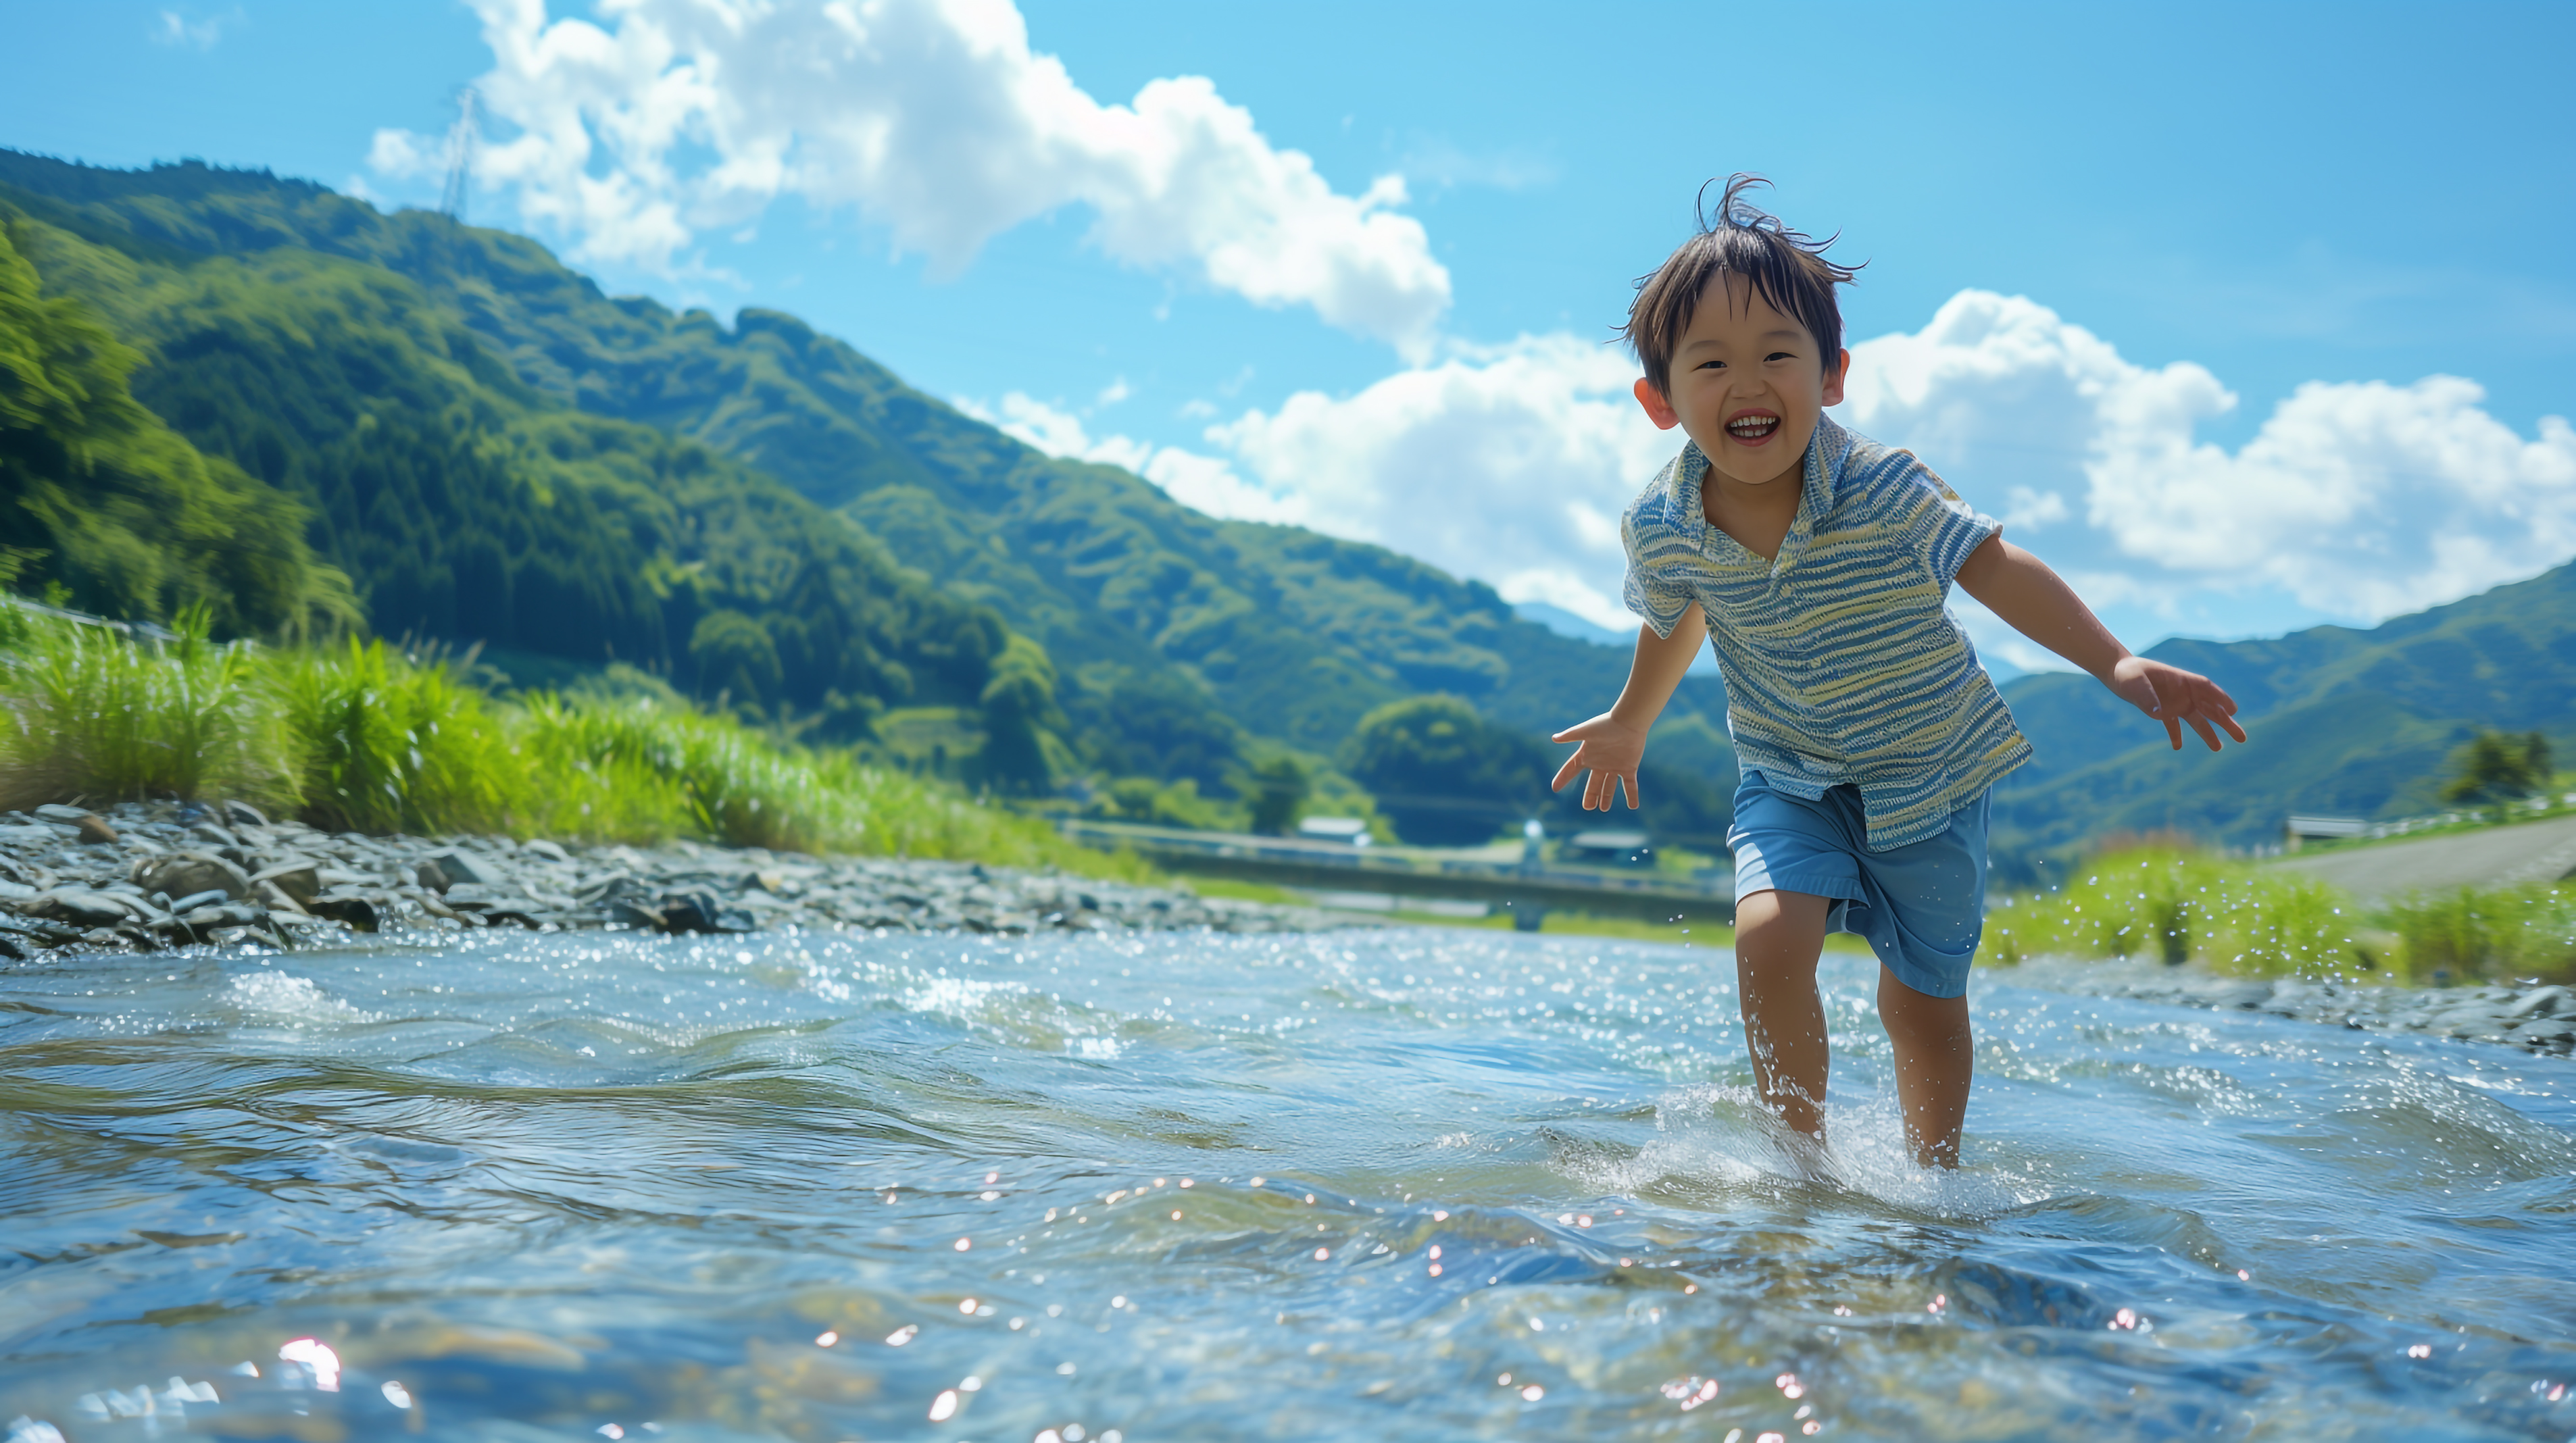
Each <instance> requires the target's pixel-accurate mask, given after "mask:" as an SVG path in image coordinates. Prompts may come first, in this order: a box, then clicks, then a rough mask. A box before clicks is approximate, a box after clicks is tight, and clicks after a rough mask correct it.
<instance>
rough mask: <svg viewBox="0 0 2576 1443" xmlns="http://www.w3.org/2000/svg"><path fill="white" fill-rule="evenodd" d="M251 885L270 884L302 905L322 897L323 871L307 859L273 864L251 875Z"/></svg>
mask: <svg viewBox="0 0 2576 1443" xmlns="http://www.w3.org/2000/svg"><path fill="white" fill-rule="evenodd" d="M250 880H251V885H252V886H253V887H256V886H258V885H259V884H260V883H262V882H266V883H269V884H270V885H272V886H274V887H276V888H277V890H279V891H281V892H283V893H285V894H286V895H287V896H289V897H292V898H294V899H295V901H296V902H297V904H299V905H301V904H303V903H306V902H310V901H312V900H313V899H314V898H316V897H319V896H321V895H322V869H321V867H320V866H318V865H316V864H315V863H314V862H313V861H312V859H310V858H307V857H289V858H287V859H286V860H285V861H282V862H272V863H271V864H269V865H268V866H266V867H262V868H261V869H260V870H259V871H257V872H255V873H253V874H252V875H251V879H250Z"/></svg>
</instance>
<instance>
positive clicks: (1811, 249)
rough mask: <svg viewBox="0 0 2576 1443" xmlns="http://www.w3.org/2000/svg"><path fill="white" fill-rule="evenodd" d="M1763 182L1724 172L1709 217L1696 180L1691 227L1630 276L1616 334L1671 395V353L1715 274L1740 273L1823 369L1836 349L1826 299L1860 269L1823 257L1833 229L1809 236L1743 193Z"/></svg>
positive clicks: (1836, 318)
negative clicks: (1800, 329)
mask: <svg viewBox="0 0 2576 1443" xmlns="http://www.w3.org/2000/svg"><path fill="white" fill-rule="evenodd" d="M1716 183H1717V182H1716V181H1714V180H1712V181H1710V182H1709V183H1708V184H1709V185H1715V184H1716ZM1770 183H1771V182H1770V181H1768V180H1765V179H1763V178H1762V177H1761V176H1758V175H1742V174H1738V175H1733V176H1729V177H1728V178H1727V182H1726V191H1725V193H1724V194H1723V195H1721V196H1719V197H1718V201H1717V214H1716V215H1714V216H1711V215H1710V214H1708V212H1707V210H1706V209H1705V206H1706V203H1707V199H1708V186H1707V185H1704V186H1701V187H1700V207H1699V208H1697V216H1698V220H1699V230H1698V232H1697V233H1696V234H1694V235H1692V236H1691V238H1690V239H1689V240H1686V241H1683V242H1682V243H1681V245H1680V246H1678V247H1676V248H1675V249H1674V251H1673V253H1672V254H1671V255H1669V256H1666V257H1665V258H1664V263H1663V264H1662V265H1659V266H1657V267H1655V269H1654V273H1653V274H1651V275H1646V276H1641V277H1639V278H1638V280H1637V299H1636V300H1635V301H1633V302H1631V303H1630V304H1629V306H1628V323H1627V324H1626V325H1624V326H1621V327H1620V328H1619V335H1620V337H1621V338H1622V339H1623V340H1625V341H1626V342H1627V343H1628V349H1629V350H1630V351H1633V352H1635V353H1636V357H1637V364H1638V365H1640V366H1643V367H1644V368H1645V370H1646V379H1647V380H1648V381H1650V382H1652V383H1653V384H1654V387H1655V389H1656V390H1657V391H1660V392H1663V393H1664V394H1666V395H1670V394H1672V379H1673V352H1674V350H1675V349H1677V348H1678V347H1679V346H1680V345H1681V343H1682V335H1683V333H1684V332H1686V331H1688V330H1689V329H1690V325H1691V318H1692V317H1693V316H1695V315H1697V314H1698V313H1699V300H1700V297H1701V296H1702V295H1704V294H1706V293H1707V291H1708V287H1709V283H1710V282H1711V281H1714V280H1717V279H1719V278H1720V277H1723V276H1731V275H1732V276H1742V277H1744V279H1745V282H1746V283H1747V284H1749V285H1751V286H1752V287H1753V293H1754V294H1755V295H1758V296H1760V297H1761V298H1762V299H1763V300H1765V301H1767V302H1769V303H1770V305H1771V308H1772V309H1774V310H1776V311H1778V312H1780V313H1781V314H1782V315H1785V316H1788V317H1790V318H1791V319H1793V320H1795V321H1796V322H1797V323H1798V324H1799V325H1802V326H1804V327H1806V328H1807V334H1808V335H1810V336H1813V337H1815V340H1816V344H1817V345H1818V346H1820V347H1822V348H1823V351H1824V354H1823V355H1822V356H1821V357H1819V358H1818V359H1819V360H1821V361H1822V363H1823V364H1824V367H1825V369H1826V371H1827V373H1828V374H1830V373H1831V372H1832V370H1833V367H1834V363H1835V360H1836V358H1838V357H1839V356H1840V355H1841V354H1842V349H1843V312H1842V307H1841V306H1839V305H1837V304H1835V302H1834V287H1835V286H1837V285H1848V284H1850V283H1851V279H1852V277H1853V276H1854V275H1855V274H1856V273H1858V271H1859V269H1860V268H1859V267H1858V266H1841V265H1836V264H1834V263H1833V262H1832V261H1829V260H1827V259H1825V255H1824V252H1825V247H1827V246H1830V245H1832V244H1833V243H1834V241H1835V240H1836V239H1837V238H1838V236H1839V234H1840V233H1839V232H1837V233H1836V235H1832V236H1827V237H1825V238H1824V239H1823V240H1814V239H1811V238H1809V237H1808V236H1806V235H1805V234H1803V233H1801V232H1798V231H1794V230H1791V229H1789V228H1788V227H1787V226H1785V225H1783V224H1781V222H1780V218H1779V217H1778V216H1775V215H1773V214H1771V213H1770V212H1769V211H1766V210H1763V209H1761V208H1760V207H1758V206H1756V205H1754V204H1753V203H1752V202H1751V201H1749V200H1746V199H1745V198H1744V193H1745V192H1746V191H1749V190H1751V189H1752V188H1753V187H1755V186H1757V185H1762V186H1767V185H1769V184H1770Z"/></svg>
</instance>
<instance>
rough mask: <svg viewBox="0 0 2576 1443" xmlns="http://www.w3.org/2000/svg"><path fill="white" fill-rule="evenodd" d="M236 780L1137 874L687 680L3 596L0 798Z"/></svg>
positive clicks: (132, 793)
mask: <svg viewBox="0 0 2576 1443" xmlns="http://www.w3.org/2000/svg"><path fill="white" fill-rule="evenodd" d="M154 797H173V798H180V799H186V800H199V801H214V800H218V799H222V798H228V797H231V798H240V799H242V800H245V801H251V802H255V803H258V804H260V805H262V806H265V807H269V808H271V809H273V810H275V811H279V812H283V813H287V814H292V815H295V816H298V817H300V818H301V819H302V820H304V821H305V822H308V823H310V824H311V825H313V826H317V827H321V828H324V829H326V830H330V831H353V832H370V833H377V834H384V833H391V832H409V833H413V834H416V835H439V834H448V833H459V832H501V833H507V834H510V835H513V836H519V837H537V836H544V837H554V838H558V839H561V840H565V841H583V842H625V843H635V844H639V845H650V844H654V843H660V842H668V841H671V840H674V839H677V838H694V839H699V840H704V841H710V842H717V843H722V844H724V845H728V846H738V847H764V848H768V849H770V850H773V851H793V852H811V853H843V854H859V855H879V856H908V857H919V858H927V859H948V860H958V861H984V862H992V863H996V864H999V865H1005V866H1046V865H1053V866H1061V867H1064V868H1066V869H1067V870H1071V871H1078V872H1082V873H1086V874H1089V875H1094V876H1112V877H1126V878H1137V879H1141V878H1144V877H1148V876H1150V875H1152V874H1151V871H1150V869H1148V868H1146V867H1145V866H1144V865H1143V864H1142V863H1140V862H1138V861H1137V860H1136V858H1135V857H1134V856H1133V855H1132V854H1121V855H1118V856H1111V855H1108V854H1104V853H1100V852H1095V851H1091V850H1089V849H1086V848H1083V847H1079V846H1076V845H1074V844H1073V843H1070V842H1067V841H1065V840H1064V839H1063V838H1062V837H1061V836H1059V835H1058V834H1057V833H1056V831H1055V830H1054V829H1053V828H1052V827H1049V826H1047V825H1046V824H1045V823H1044V822H1042V821H1039V820H1036V819H1034V818H1028V817H1022V816H1019V815H1017V814H1015V813H1012V812H1009V811H1005V810H1002V809H999V808H995V807H991V806H987V805H984V804H983V803H980V802H978V801H975V800H973V799H971V798H969V797H967V796H965V795H963V794H962V793H960V792H958V791H957V790H956V789H955V788H954V787H952V786H949V785H946V784H943V783H939V782H933V781H926V780H924V779H921V778H918V777H914V776H911V775H909V774H906V773H903V772H898V771H889V770H884V769H879V768H874V767H868V766H863V765H861V764H860V763H858V762H857V761H856V760H855V759H853V758H852V757H850V756H849V755H847V754H842V753H824V752H814V751H810V750H807V749H805V748H803V747H798V746H794V745H791V744H787V743H782V742H780V741H777V740H774V739H773V738H771V737H770V736H768V735H766V734H764V733H761V732H758V731H755V730H753V729H751V728H749V727H746V726H744V725H743V724H742V723H741V722H739V721H737V720H735V719H733V718H731V717H726V716H713V715H709V714H707V713H704V712H700V711H698V710H696V709H695V708H693V707H690V706H688V705H687V704H686V703H685V702H679V701H676V700H670V699H655V698H651V697H643V698H637V697H625V696H615V695H606V694H592V695H576V696H571V697H557V696H551V695H540V696H535V697H530V698H527V699H525V700H523V701H506V700H500V699H496V698H494V697H492V696H490V695H489V694H487V693H485V692H484V691H483V690H481V689H480V688H478V687H476V686H475V685H473V684H472V683H471V682H470V681H469V680H468V679H467V675H466V672H465V669H464V668H463V667H462V666H460V665H452V664H449V663H447V662H446V661H444V660H442V659H440V658H437V657H429V658H417V657H413V656H408V655H405V654H404V653H402V652H401V651H398V650H396V649H394V648H391V647H388V646H386V645H385V644H384V643H382V642H362V641H358V640H355V639H351V640H348V641H346V642H343V643H341V644H338V645H334V646H327V647H318V648H312V649H302V650H270V649H262V648H257V647H253V646H251V645H249V644H247V643H232V644H221V645H219V644H217V643H214V642H212V641H210V640H208V638H207V617H206V613H205V612H204V611H203V610H202V609H199V610H196V611H192V612H190V613H188V614H187V615H185V616H183V617H182V618H181V621H180V625H179V630H178V635H177V637H176V638H175V639H174V640H171V641H168V642H143V643H137V642H135V641H132V640H129V639H127V638H126V637H124V636H122V635H119V634H117V633H116V632H113V631H110V630H108V629H106V628H103V627H97V626H88V625H81V624H77V623H70V622H58V621H54V620H51V619H49V618H43V617H30V616H29V615H28V614H27V613H25V612H24V611H22V610H20V609H18V608H15V607H5V608H0V807H31V806H36V805H39V804H41V803H45V802H68V801H72V800H75V799H87V800H89V801H90V802H92V803H94V804H105V803H106V802H110V801H120V800H143V799H148V798H154Z"/></svg>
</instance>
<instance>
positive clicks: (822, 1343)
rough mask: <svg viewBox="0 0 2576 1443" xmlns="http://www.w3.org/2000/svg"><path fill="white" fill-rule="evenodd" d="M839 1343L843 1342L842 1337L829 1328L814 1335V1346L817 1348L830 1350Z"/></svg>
mask: <svg viewBox="0 0 2576 1443" xmlns="http://www.w3.org/2000/svg"><path fill="white" fill-rule="evenodd" d="M839 1341H841V1335H840V1334H838V1333H836V1332H833V1331H832V1330H831V1329H829V1328H826V1329H824V1330H823V1331H822V1332H819V1333H816V1334H815V1335H814V1346H815V1347H817V1348H828V1347H830V1346H832V1345H833V1344H834V1343H837V1342H839Z"/></svg>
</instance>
